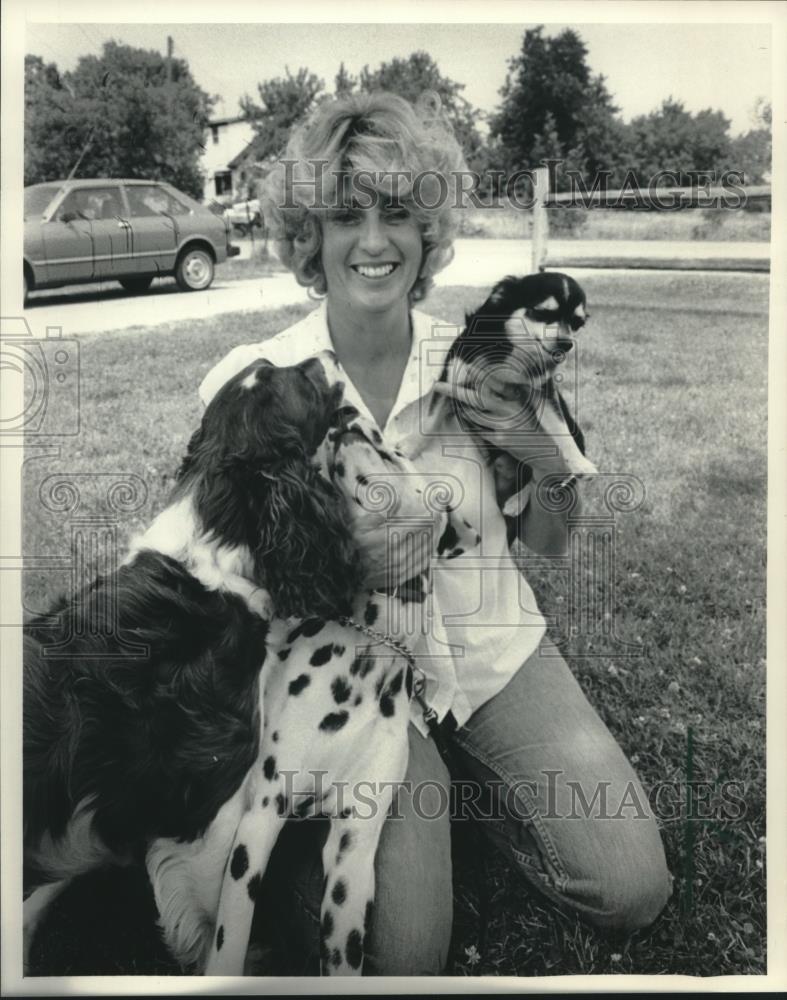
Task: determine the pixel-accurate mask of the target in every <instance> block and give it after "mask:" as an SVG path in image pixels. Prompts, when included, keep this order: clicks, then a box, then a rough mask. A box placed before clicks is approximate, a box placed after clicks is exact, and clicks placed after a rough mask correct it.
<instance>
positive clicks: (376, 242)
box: [358, 209, 388, 254]
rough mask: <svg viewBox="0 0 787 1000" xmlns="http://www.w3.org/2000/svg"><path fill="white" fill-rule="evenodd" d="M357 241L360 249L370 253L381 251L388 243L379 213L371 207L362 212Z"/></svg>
mask: <svg viewBox="0 0 787 1000" xmlns="http://www.w3.org/2000/svg"><path fill="white" fill-rule="evenodd" d="M358 242H359V245H360V247H361V249H363V250H365V251H366V253H370V254H379V253H382V252H383V250H384V249H385V247H386V246H387V244H388V236H387V234H386V232H385V226H384V225H383V224H382V220H381V219H380V216H379V214H378V213H377V212H375V211H374V210H373V209H371V210H370V211H368V212H364V213H363V219H362V222H361V232H360V234H359V240H358Z"/></svg>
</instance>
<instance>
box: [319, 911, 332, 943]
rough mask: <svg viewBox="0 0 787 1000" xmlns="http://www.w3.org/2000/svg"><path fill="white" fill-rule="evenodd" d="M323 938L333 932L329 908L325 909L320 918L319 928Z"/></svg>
mask: <svg viewBox="0 0 787 1000" xmlns="http://www.w3.org/2000/svg"><path fill="white" fill-rule="evenodd" d="M320 932H321V933H322V936H323V938H329V937H330V936H331V934H333V914H332V913H331V911H330V910H326V911H325V913H324V914H323V918H322V927H321V928H320Z"/></svg>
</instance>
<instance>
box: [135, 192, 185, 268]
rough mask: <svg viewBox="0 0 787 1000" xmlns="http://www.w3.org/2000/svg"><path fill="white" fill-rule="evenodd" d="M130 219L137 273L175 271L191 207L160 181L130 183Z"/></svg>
mask: <svg viewBox="0 0 787 1000" xmlns="http://www.w3.org/2000/svg"><path fill="white" fill-rule="evenodd" d="M125 190H126V198H127V201H128V209H129V215H128V221H129V225H130V229H131V241H132V248H133V256H134V263H135V273H137V274H140V275H141V274H151V275H157V274H171V273H172V271H173V269H174V267H175V256H176V253H177V248H178V246H179V245H180V241H181V220H182V219H183V218H184V217H186V216H188V214H189V211H190V209H189V208H188V206H186V205H184V204H182V203H181V202H179V201H178V200H177V199H176V198H175V197H174V196H173V195H171V194H170V193H169V192H168V191H166V190H165V189H164V188H163V187H161V185H159V184H126V186H125Z"/></svg>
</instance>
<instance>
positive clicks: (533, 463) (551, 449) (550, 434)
mask: <svg viewBox="0 0 787 1000" xmlns="http://www.w3.org/2000/svg"><path fill="white" fill-rule="evenodd" d="M434 391H435V392H437V393H439V394H441V395H443V396H451V397H452V398H453V399H455V400H456V401H457V402H458V403H459V404H460V406H461V411H462V415H463V416H464V417H465V418H466V419H467V421H468V422H469V423H470V424H471V425H473V427H474V428H475V429H476V430H477V433H478V435H479V436H480V437H481V438H483V440H484V441H486V442H487V443H488V444H490V445H492V446H493V447H495V448H499V449H500V450H501V451H504V452H506V453H507V454H509V455H511V456H512V457H513V458H515V459H517V460H519V461H520V462H525V463H526V464H527V465H529V466H530V468H531V469H532V470H533V472H534V474H535V475H536V476H537V477H538V478H543V477H544V476H547V475H560V476H564V477H565V478H566V480H567V481H568V480H569V479H572V478H573V477H574V476H578V475H586V474H590V473H593V472H595V471H596V467H595V466H594V465H593V463H592V462H590V461H589V460H588V459H586V458H585V457H584V455H582V453H581V452H580V451H579V449H578V448H577V447H576V445H575V444H574V441H573V438H572V437H571V434H570V432H569V430H568V427H567V426H566V423H565V421H564V419H563V417H562V416H561V415H560V414H559V413H558V412H556V409H555V404H554V399H553V398H552V395H554V393H553V390H551V389H550V387H549V384H548V383H543V382H542V383H541V384H538V381H537V380H535V379H534V380H533V381H528V380H527V378H523V381H522V382H520V383H515V382H512V381H509V379H508V378H503V377H501V376H500V375H498V374H496V373H495V372H494V371H491V372H487V371H485V370H484V366H483V364H467V363H466V362H464V361H462V360H460V359H459V358H455V359H454V360H453V361H452V362H451V369H450V371H449V375H448V380H447V381H445V382H437V383H436V384H435V386H434Z"/></svg>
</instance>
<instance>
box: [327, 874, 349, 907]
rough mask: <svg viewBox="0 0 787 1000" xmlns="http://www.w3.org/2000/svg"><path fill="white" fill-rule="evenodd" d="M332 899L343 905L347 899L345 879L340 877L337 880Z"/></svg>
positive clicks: (338, 904) (332, 891)
mask: <svg viewBox="0 0 787 1000" xmlns="http://www.w3.org/2000/svg"><path fill="white" fill-rule="evenodd" d="M331 899H332V900H333V901H334V903H336V905H337V906H341V905H342V903H343V902H344V901H345V900H346V899H347V886H346V885H345V882H344V879H342V878H340V879H338V880H337V881H336V884H335V885H334V887H333V889H332V890H331Z"/></svg>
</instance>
